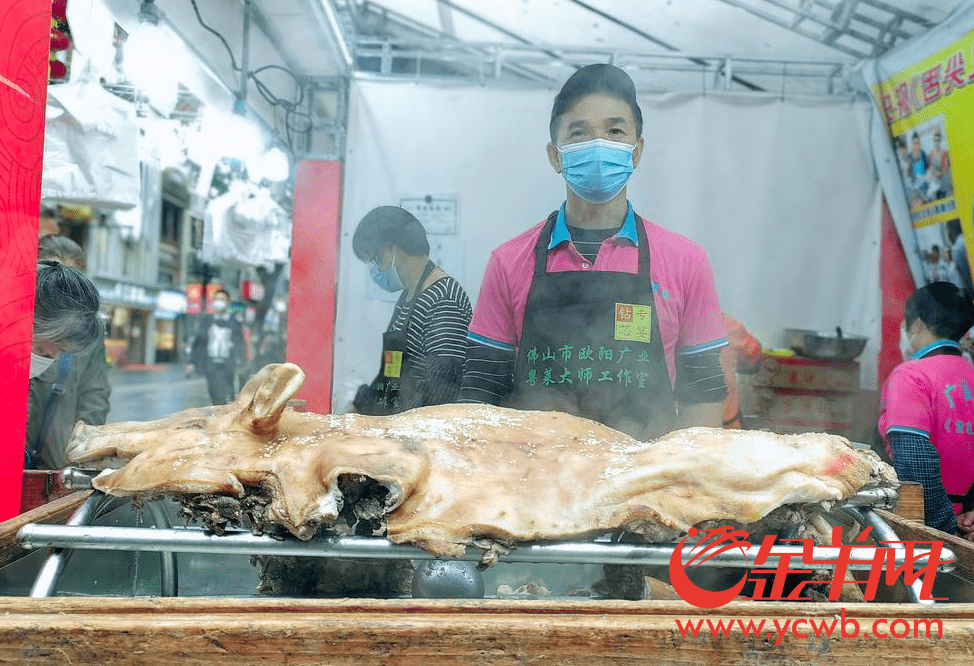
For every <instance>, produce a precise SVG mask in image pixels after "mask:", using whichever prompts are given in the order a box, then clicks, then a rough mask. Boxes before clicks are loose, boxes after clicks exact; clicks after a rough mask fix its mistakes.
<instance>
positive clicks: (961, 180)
mask: <svg viewBox="0 0 974 666" xmlns="http://www.w3.org/2000/svg"><path fill="white" fill-rule="evenodd" d="M873 94H874V95H875V96H876V101H877V102H878V103H879V105H880V107H881V108H882V109H883V111H884V113H885V116H886V121H887V123H888V124H889V129H890V135H891V137H892V140H893V147H894V150H895V153H896V159H897V165H898V167H899V172H900V177H901V180H902V184H903V190H904V192H905V194H906V199H907V201H908V203H909V209H910V218H911V220H912V222H913V227H914V229H915V230H916V237H917V238H916V240H917V251H918V252H919V254H920V260H921V262H922V264H923V270H924V277H925V279H926V282H927V283H929V282H933V281H936V280H946V281H949V282H954V283H955V284H957V285H958V286H959V287H961V288H962V289H965V290H967V291H968V293H969V295H970V296H971V297H974V288H972V285H971V276H970V269H969V266H970V256H969V253H968V251H967V248H966V241H965V237H970V234H971V233H972V212H971V202H972V200H974V178H972V176H974V128H972V124H971V119H974V30H972V31H970V32H968V33H966V34H965V35H964V36H963V37H961V38H960V39H958V40H957V41H955V42H953V43H952V44H950V45H949V46H947V47H946V48H944V49H942V50H940V51H938V52H937V53H934V54H931V55H930V56H929V57H927V58H924V59H923V60H921V61H920V62H917V63H916V64H914V65H911V66H910V67H907V68H905V69H903V70H901V71H899V72H897V73H896V74H894V75H893V76H890V77H889V78H888V79H886V80H884V81H882V82H880V83H879V84H878V85H875V86H873ZM908 251H909V249H908Z"/></svg>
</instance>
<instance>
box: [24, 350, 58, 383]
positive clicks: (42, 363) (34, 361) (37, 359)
mask: <svg viewBox="0 0 974 666" xmlns="http://www.w3.org/2000/svg"><path fill="white" fill-rule="evenodd" d="M52 363H54V359H53V358H48V357H46V356H41V355H40V354H35V353H34V352H31V353H30V378H31V379H34V378H35V377H40V376H41V374H42V373H43V372H44V371H45V370H47V369H48V368H49V367H51V364H52Z"/></svg>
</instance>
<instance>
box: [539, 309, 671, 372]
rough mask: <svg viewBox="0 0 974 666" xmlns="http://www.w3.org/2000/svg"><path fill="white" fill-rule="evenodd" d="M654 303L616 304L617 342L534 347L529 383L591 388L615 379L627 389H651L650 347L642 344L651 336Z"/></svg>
mask: <svg viewBox="0 0 974 666" xmlns="http://www.w3.org/2000/svg"><path fill="white" fill-rule="evenodd" d="M651 321H652V307H651V306H649V305H634V304H630V303H616V304H615V340H616V342H617V344H607V345H598V346H597V347H592V346H589V345H583V346H580V347H576V346H574V345H569V344H565V345H561V346H559V347H544V348H539V347H534V348H531V349H529V350H528V351H527V354H526V358H527V362H528V365H529V367H528V372H527V377H526V379H525V383H526V384H527V385H528V386H531V387H546V386H552V385H555V384H566V385H573V386H575V387H581V388H589V387H593V386H599V385H601V384H604V383H607V382H611V383H613V384H616V385H618V386H621V387H622V388H624V389H636V390H638V389H643V390H645V389H648V388H649V372H648V370H647V369H644V368H647V367H648V366H649V364H650V358H649V351H648V350H647V349H646V348H645V347H643V346H642V345H638V344H637V345H629V344H627V342H637V343H648V342H649V341H650V338H651V326H650V322H651Z"/></svg>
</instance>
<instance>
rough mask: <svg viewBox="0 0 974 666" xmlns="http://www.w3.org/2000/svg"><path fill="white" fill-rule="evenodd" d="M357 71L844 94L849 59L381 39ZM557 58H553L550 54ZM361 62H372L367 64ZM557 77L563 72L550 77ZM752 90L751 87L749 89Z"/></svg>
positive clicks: (365, 42) (366, 44) (362, 41)
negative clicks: (770, 85)
mask: <svg viewBox="0 0 974 666" xmlns="http://www.w3.org/2000/svg"><path fill="white" fill-rule="evenodd" d="M354 49H355V54H356V57H357V60H358V62H359V63H360V66H359V67H358V68H357V69H358V72H359V73H366V74H371V75H378V76H381V77H387V78H400V79H401V78H406V79H443V78H458V79H468V80H475V81H477V82H478V83H481V84H483V83H487V82H488V81H490V80H491V79H493V80H504V81H505V82H511V80H510V79H509V78H504V77H503V76H502V74H503V72H504V71H505V68H506V67H507V66H509V65H517V66H522V67H551V66H553V65H554V66H565V65H568V66H572V65H571V63H572V62H611V63H613V64H615V65H617V66H619V67H623V68H625V69H628V70H630V71H669V72H699V73H701V75H702V80H703V79H705V78H712V83H704V84H703V85H704V87H705V89H717V88H721V89H725V90H729V89H731V88H732V84H733V83H734V82H736V81H737V80H738V75H745V76H746V75H752V76H774V77H781V78H782V85H784V80H785V79H788V78H802V79H819V80H821V81H822V88H823V90H822V93H823V94H828V95H835V94H842V95H848V94H850V93H851V92H852V90H851V88H850V87H849V85H848V81H847V76H848V72H849V63H845V62H838V61H817V60H799V59H774V58H746V57H740V58H739V57H730V56H727V55H714V54H696V53H683V52H680V53H659V52H646V51H636V50H620V49H615V50H612V49H600V48H585V47H579V46H560V45H550V44H533V45H528V44H497V43H491V42H462V43H458V42H456V41H454V40H450V39H437V38H434V39H425V40H420V39H410V40H396V39H381V38H374V37H370V38H365V37H363V38H359V39H357V40H356V41H355V42H354ZM552 53H555V54H557V55H558V56H559V58H558V59H557V60H553V59H552V58H551V54H552ZM363 61H375V62H376V63H377V65H378V66H377V67H374V68H368V67H365V66H364V63H363ZM427 61H429V62H439V63H443V62H449V63H459V64H460V65H461V66H459V67H457V68H456V72H458V73H457V74H456V75H454V76H453V77H449V76H445V75H436V76H433V75H429V74H425V73H424V68H423V63H424V62H427ZM548 78H549V80H550V81H558V80H561V79H563V78H564V76H552V77H548ZM752 89H753V88H752Z"/></svg>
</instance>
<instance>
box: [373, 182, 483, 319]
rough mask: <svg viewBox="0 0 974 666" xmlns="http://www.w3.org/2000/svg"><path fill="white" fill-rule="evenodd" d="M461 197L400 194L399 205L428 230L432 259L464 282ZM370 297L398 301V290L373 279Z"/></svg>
mask: <svg viewBox="0 0 974 666" xmlns="http://www.w3.org/2000/svg"><path fill="white" fill-rule="evenodd" d="M457 200H458V197H457V195H455V194H446V195H435V196H434V195H430V194H427V195H424V196H416V197H400V199H399V207H400V208H402V209H403V210H406V211H409V212H410V213H412V214H413V216H414V217H415V218H416V219H417V220H419V222H420V224H422V225H423V228H424V229H425V230H426V236H427V239H428V240H429V244H430V259H431V260H432V261H433V263H435V264H436V265H437V266H439V267H440V268H442V269H443V270H444V271H445V272H446V273H447V275H449V276H450V277H452V278H454V279H455V280H457V281H458V282H459V283H460V284H463V281H464V266H463V247H462V245H461V243H460V239H459V238H458V236H457V229H458V227H459V212H458V210H459V206H458V204H457ZM368 291H369V298H371V299H378V300H381V301H390V302H395V301H397V300H399V296H400V294H399V293H398V292H395V293H390V292H387V291H383V290H382V289H380V288H379V287H378V286H377V285H376V284H375V283H374V282H372V281H371V280H369V286H368Z"/></svg>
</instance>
